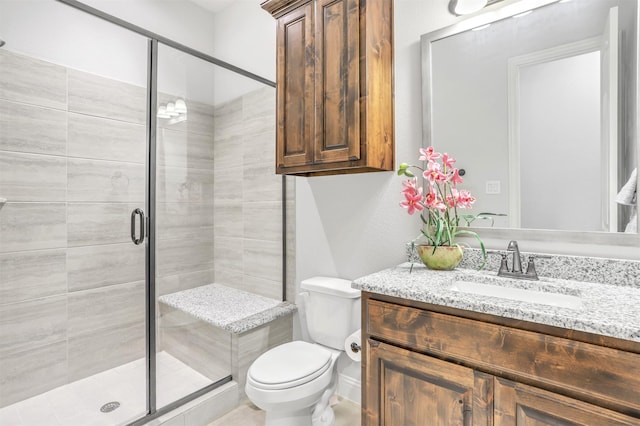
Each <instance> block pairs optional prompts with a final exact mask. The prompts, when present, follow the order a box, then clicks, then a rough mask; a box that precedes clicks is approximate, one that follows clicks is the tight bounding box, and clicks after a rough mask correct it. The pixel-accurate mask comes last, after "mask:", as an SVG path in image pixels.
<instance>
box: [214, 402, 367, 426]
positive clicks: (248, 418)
mask: <svg viewBox="0 0 640 426" xmlns="http://www.w3.org/2000/svg"><path fill="white" fill-rule="evenodd" d="M332 406H333V412H334V413H335V415H336V422H335V424H334V426H360V405H358V404H356V403H354V402H352V401H349V400H348V399H343V398H338V399H337V401H336V403H335V404H334V405H332ZM263 425H264V411H262V410H260V409H259V408H258V407H256V406H255V405H253V404H251V403H249V402H247V403H245V404H242V405H240V406H239V407H238V408H236V409H234V410H232V411H230V412H229V413H227V414H225V415H224V416H222V417H220V418H219V419H218V420H216V421H215V422H213V423H209V425H208V426H263Z"/></svg>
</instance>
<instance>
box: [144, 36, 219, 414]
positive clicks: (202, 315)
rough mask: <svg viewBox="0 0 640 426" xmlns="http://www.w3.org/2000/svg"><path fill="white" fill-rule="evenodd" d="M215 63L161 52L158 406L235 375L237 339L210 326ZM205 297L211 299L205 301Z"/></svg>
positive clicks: (168, 49)
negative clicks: (234, 342) (233, 350)
mask: <svg viewBox="0 0 640 426" xmlns="http://www.w3.org/2000/svg"><path fill="white" fill-rule="evenodd" d="M217 72H219V70H217V69H216V66H215V65H213V64H211V63H209V62H206V61H204V60H202V59H199V58H197V57H194V56H192V55H188V54H186V53H184V52H181V51H178V50H176V49H173V48H171V47H168V46H165V45H163V44H160V45H159V48H158V72H157V81H158V83H157V117H156V120H157V124H156V146H157V147H156V164H157V168H156V226H155V253H156V273H155V289H156V295H157V297H158V299H157V300H158V303H157V309H158V320H157V327H156V330H157V332H156V336H157V342H156V371H157V374H156V395H157V407H158V408H159V409H160V408H162V407H165V406H167V405H169V404H171V403H173V402H175V401H177V400H179V399H180V398H183V397H186V396H187V395H189V394H191V393H193V392H196V391H198V390H200V389H202V388H204V387H206V386H208V385H210V384H212V383H215V382H217V381H218V380H221V379H223V378H225V377H227V376H229V375H230V374H231V361H230V360H231V336H230V334H229V333H228V332H226V331H223V330H222V329H220V328H217V327H215V326H213V325H212V324H211V323H209V322H207V320H206V318H207V315H209V314H211V313H212V311H213V309H208V308H207V307H206V305H207V300H206V293H207V289H208V288H209V287H207V286H209V285H211V284H212V283H213V282H214V268H213V258H214V214H213V209H214V191H213V189H214V188H213V187H214V167H213V162H214V161H213V160H214V157H213V155H214V133H215V129H214V126H213V123H214V91H213V84H214V81H215V75H216V73H217ZM203 294H205V296H204V297H203Z"/></svg>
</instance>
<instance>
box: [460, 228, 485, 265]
mask: <svg viewBox="0 0 640 426" xmlns="http://www.w3.org/2000/svg"><path fill="white" fill-rule="evenodd" d="M459 234H465V235H471V236H472V237H474V238H475V239H476V240H478V243H480V250H481V251H482V263H481V264H480V267H479V268H478V269H484V267H485V266H486V264H487V251H486V250H485V248H484V243H483V242H482V239H481V238H480V236H479V235H478V234H477V233H475V232H473V231H469V230H466V229H458V230H457V231H456V233H455V235H459Z"/></svg>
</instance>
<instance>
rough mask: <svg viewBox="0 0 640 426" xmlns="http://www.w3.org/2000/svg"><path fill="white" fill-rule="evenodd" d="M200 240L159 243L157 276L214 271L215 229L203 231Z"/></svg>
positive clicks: (157, 249) (161, 241)
mask: <svg viewBox="0 0 640 426" xmlns="http://www.w3.org/2000/svg"><path fill="white" fill-rule="evenodd" d="M198 238H199V239H197V240H194V239H183V238H179V239H175V240H160V241H158V244H157V248H156V256H157V258H156V275H157V276H159V277H165V276H171V275H176V274H179V273H187V272H193V271H206V270H209V269H213V252H214V251H213V228H208V229H202V230H201V233H200V236H199V237H198Z"/></svg>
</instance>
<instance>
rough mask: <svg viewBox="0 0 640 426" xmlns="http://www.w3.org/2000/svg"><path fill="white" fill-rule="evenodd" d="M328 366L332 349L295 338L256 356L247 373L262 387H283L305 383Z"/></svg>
mask: <svg viewBox="0 0 640 426" xmlns="http://www.w3.org/2000/svg"><path fill="white" fill-rule="evenodd" d="M330 366H331V352H329V351H328V350H327V349H324V348H322V347H321V346H318V345H314V344H312V343H308V342H303V341H295V342H289V343H285V344H283V345H280V346H277V347H275V348H273V349H270V350H268V351H267V352H265V353H263V354H262V355H260V356H259V357H258V359H256V360H255V361H254V362H253V364H252V365H251V368H249V372H248V374H249V376H250V378H251V379H252V381H253V382H254V384H255V385H258V386H259V387H261V388H265V389H285V388H289V387H293V386H299V385H301V384H304V383H307V382H309V381H311V380H313V379H315V378H316V377H318V376H320V375H321V374H322V373H324V372H325V371H327V369H328V368H329V367H330Z"/></svg>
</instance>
